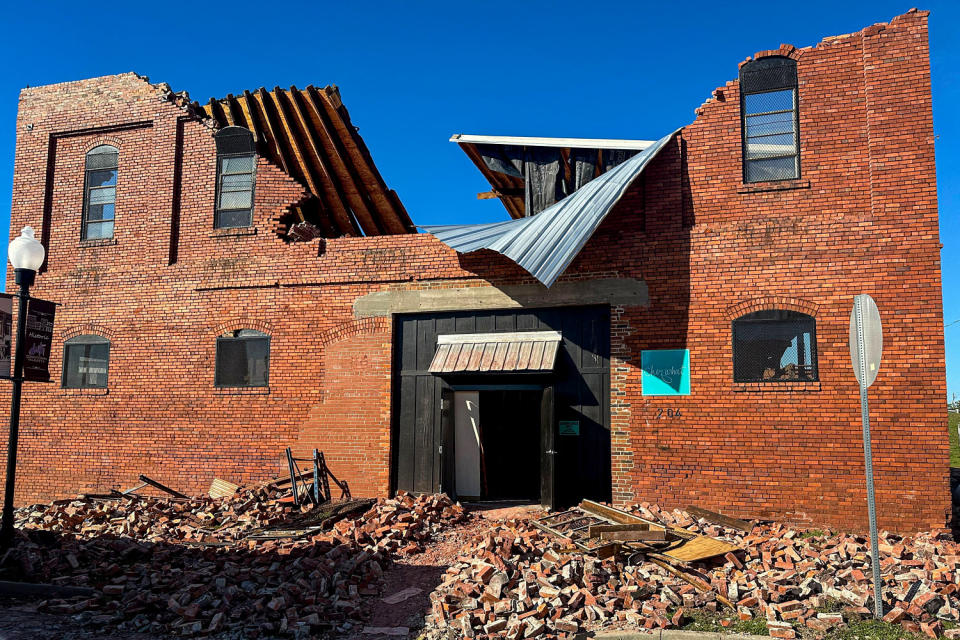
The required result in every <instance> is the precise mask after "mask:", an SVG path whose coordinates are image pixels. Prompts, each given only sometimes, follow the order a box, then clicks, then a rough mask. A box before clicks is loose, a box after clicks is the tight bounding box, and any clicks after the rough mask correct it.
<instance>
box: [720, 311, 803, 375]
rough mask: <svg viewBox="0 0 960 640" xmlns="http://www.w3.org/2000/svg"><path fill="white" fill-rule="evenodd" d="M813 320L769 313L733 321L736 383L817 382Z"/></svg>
mask: <svg viewBox="0 0 960 640" xmlns="http://www.w3.org/2000/svg"><path fill="white" fill-rule="evenodd" d="M816 349H817V343H816V321H815V320H814V319H813V318H812V317H811V316H808V315H806V314H803V313H798V312H795V311H782V310H769V311H757V312H755V313H750V314H747V315H745V316H743V317H741V318H738V319H736V320H734V322H733V379H734V381H735V382H784V381H813V380H817V379H818V376H817V352H816Z"/></svg>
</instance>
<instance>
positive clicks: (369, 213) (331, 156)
mask: <svg viewBox="0 0 960 640" xmlns="http://www.w3.org/2000/svg"><path fill="white" fill-rule="evenodd" d="M290 95H291V96H292V97H293V101H294V103H295V104H296V105H297V106H298V107H299V108H300V111H301V113H302V114H303V116H304V117H305V118H306V119H307V121H308V122H309V124H310V125H311V126H310V127H309V130H310V132H311V136H312V138H311V139H312V141H313V143H314V145H315V146H316V148H317V153H318V156H319V157H320V158H322V159H325V160H326V163H327V164H328V165H329V166H330V168H331V169H332V173H333V176H335V177H336V179H337V181H338V182H339V184H340V188H341V189H342V191H343V193H344V195H345V196H346V198H347V201H348V202H349V203H350V208H351V209H352V210H353V213H354V215H356V217H357V220H358V222H359V224H360V225H361V226H364V227H369V226H370V225H369V223H365V222H364V221H365V220H369V221H370V222H372V223H373V226H374V227H375V228H376V229H377V231H376V233H382V228H383V227H384V223H383V222H381V221H379V218H380V217H381V211H380V210H379V209H377V207H376V205H375V204H374V203H373V202H372V200H371V199H370V194H369V193H368V192H367V189H366V186H364V184H363V181H362V179H361V178H360V176H359V174H358V172H357V170H356V168H355V167H354V166H353V163H352V162H349V156H348V155H347V151H346V149H345V148H344V145H343V143H342V141H341V140H340V138H339V136H338V135H337V132H336V129H335V128H334V126H333V123H332V122H331V121H330V117H329V115H328V114H327V111H326V109H325V108H324V106H323V104H321V103H320V101H322V100H323V98H322V97H320V96H319V94H318V93H317V91H316V89H315V88H314V87H312V86H308V87H307V88H306V89H305V90H304V91H300V90H299V89H297V88H296V87H290ZM364 230H365V231H366V229H364ZM367 234H368V235H370V232H367Z"/></svg>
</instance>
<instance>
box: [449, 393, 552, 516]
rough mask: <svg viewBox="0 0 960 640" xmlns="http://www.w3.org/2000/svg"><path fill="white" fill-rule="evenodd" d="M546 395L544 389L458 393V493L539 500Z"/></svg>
mask: <svg viewBox="0 0 960 640" xmlns="http://www.w3.org/2000/svg"><path fill="white" fill-rule="evenodd" d="M542 396H543V390H542V389H523V390H518V389H483V390H465V391H457V392H456V393H455V394H454V423H455V438H456V441H455V444H454V451H455V452H456V465H455V466H456V487H457V495H458V497H460V498H461V499H467V500H470V499H474V500H487V501H494V500H518V501H530V502H537V501H539V500H540V499H541V466H540V465H541V449H542V439H541V438H542V425H541V399H542Z"/></svg>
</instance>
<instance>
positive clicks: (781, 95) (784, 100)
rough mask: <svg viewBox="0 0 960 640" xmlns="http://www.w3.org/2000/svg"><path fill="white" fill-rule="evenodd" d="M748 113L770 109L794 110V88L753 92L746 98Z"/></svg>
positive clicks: (764, 111) (765, 111) (745, 103)
mask: <svg viewBox="0 0 960 640" xmlns="http://www.w3.org/2000/svg"><path fill="white" fill-rule="evenodd" d="M744 105H745V106H746V113H747V115H750V114H754V113H767V112H769V111H793V89H785V90H783V91H768V92H766V93H752V94H749V95H747V96H745V98H744Z"/></svg>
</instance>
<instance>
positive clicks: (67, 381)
mask: <svg viewBox="0 0 960 640" xmlns="http://www.w3.org/2000/svg"><path fill="white" fill-rule="evenodd" d="M109 360H110V343H109V342H108V341H106V340H105V339H104V338H100V337H98V336H79V337H77V338H72V339H70V340H68V341H67V342H66V343H65V344H64V347H63V381H62V384H63V386H64V387H65V388H67V389H106V388H107V369H108V364H109Z"/></svg>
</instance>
